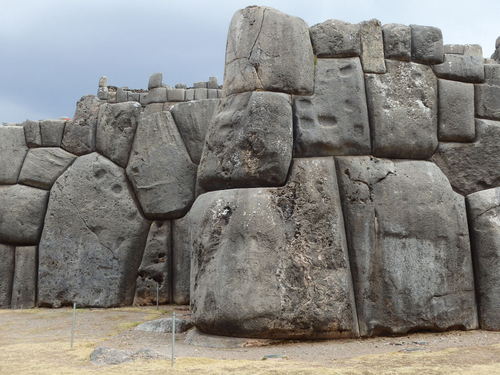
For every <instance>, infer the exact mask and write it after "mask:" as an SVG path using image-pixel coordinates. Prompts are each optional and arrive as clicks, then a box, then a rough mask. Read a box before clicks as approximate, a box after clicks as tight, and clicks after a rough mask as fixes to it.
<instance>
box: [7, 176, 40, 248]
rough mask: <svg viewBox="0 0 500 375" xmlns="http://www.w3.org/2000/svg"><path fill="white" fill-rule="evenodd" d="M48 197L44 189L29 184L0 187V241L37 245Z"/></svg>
mask: <svg viewBox="0 0 500 375" xmlns="http://www.w3.org/2000/svg"><path fill="white" fill-rule="evenodd" d="M48 196H49V193H48V191H45V190H40V189H35V188H32V187H29V186H23V185H9V186H0V242H2V243H12V244H18V245H35V244H37V243H38V239H39V238H40V233H41V232H42V226H43V218H44V217H45V209H46V207H47V199H48Z"/></svg>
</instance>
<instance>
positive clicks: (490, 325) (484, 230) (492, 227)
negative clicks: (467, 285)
mask: <svg viewBox="0 0 500 375" xmlns="http://www.w3.org/2000/svg"><path fill="white" fill-rule="evenodd" d="M467 208H468V213H469V224H470V229H471V243H472V255H473V260H474V265H475V271H476V290H477V297H478V303H479V309H478V310H479V324H480V326H481V328H483V329H491V330H500V314H499V312H500V272H499V270H500V188H495V189H488V190H483V191H479V192H477V193H473V194H470V195H468V196H467Z"/></svg>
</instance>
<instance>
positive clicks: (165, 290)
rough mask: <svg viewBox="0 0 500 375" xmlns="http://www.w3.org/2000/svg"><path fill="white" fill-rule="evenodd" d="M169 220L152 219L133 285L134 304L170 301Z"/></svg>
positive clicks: (170, 247) (170, 253)
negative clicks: (134, 284) (135, 281)
mask: <svg viewBox="0 0 500 375" xmlns="http://www.w3.org/2000/svg"><path fill="white" fill-rule="evenodd" d="M171 238H172V237H171V224H170V221H154V222H153V223H152V224H151V228H150V229H149V234H148V239H147V242H146V247H145V248H144V254H143V256H142V262H141V266H140V267H139V272H138V276H137V284H136V287H135V298H134V305H151V304H155V303H156V291H157V290H156V289H157V287H158V301H159V303H161V304H165V303H169V302H171V298H170V295H171V288H172V286H171V285H170V280H171V277H170V269H171V266H170V265H171V263H172V244H171V242H172V241H171Z"/></svg>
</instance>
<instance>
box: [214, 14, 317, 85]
mask: <svg viewBox="0 0 500 375" xmlns="http://www.w3.org/2000/svg"><path fill="white" fill-rule="evenodd" d="M313 85H314V54H313V50H312V46H311V40H310V37H309V29H308V27H307V24H306V23H305V22H304V21H303V20H302V19H300V18H297V17H292V16H289V15H286V14H284V13H281V12H279V11H278V10H275V9H272V8H268V7H257V6H251V7H247V8H245V9H241V10H239V11H237V12H236V13H235V15H234V16H233V18H232V20H231V24H230V26H229V33H228V40H227V46H226V66H225V73H224V90H225V91H226V94H227V95H229V94H234V93H240V92H245V91H253V90H259V89H260V90H266V91H280V92H285V93H289V94H297V95H308V94H311V93H312V90H313Z"/></svg>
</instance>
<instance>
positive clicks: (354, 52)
mask: <svg viewBox="0 0 500 375" xmlns="http://www.w3.org/2000/svg"><path fill="white" fill-rule="evenodd" d="M309 32H310V34H311V41H312V46H313V50H314V54H315V55H316V56H318V57H352V56H359V55H360V54H361V41H360V36H359V25H356V24H351V23H347V22H344V21H339V20H332V19H330V20H327V21H325V22H322V23H318V24H317V25H314V26H312V27H311V28H310V29H309Z"/></svg>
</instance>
